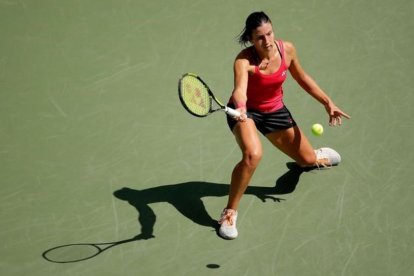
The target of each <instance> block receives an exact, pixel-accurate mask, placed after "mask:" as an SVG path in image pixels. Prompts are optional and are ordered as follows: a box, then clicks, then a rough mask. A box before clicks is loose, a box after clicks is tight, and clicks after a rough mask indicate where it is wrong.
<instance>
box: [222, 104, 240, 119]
mask: <svg viewBox="0 0 414 276" xmlns="http://www.w3.org/2000/svg"><path fill="white" fill-rule="evenodd" d="M224 111H225V112H226V113H227V114H229V115H230V116H232V117H239V116H240V115H241V114H240V112H238V111H237V110H235V109H233V108H230V107H227V106H226V107H225V108H224Z"/></svg>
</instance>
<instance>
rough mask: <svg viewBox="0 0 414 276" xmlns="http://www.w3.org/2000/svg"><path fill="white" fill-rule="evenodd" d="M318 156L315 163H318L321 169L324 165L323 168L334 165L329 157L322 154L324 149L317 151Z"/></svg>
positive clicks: (317, 165)
mask: <svg viewBox="0 0 414 276" xmlns="http://www.w3.org/2000/svg"><path fill="white" fill-rule="evenodd" d="M316 158H317V160H316V164H315V165H316V167H318V169H320V168H321V167H323V168H330V167H332V166H331V164H330V162H329V158H327V157H324V156H323V155H322V151H321V150H320V149H319V150H318V151H317V152H316Z"/></svg>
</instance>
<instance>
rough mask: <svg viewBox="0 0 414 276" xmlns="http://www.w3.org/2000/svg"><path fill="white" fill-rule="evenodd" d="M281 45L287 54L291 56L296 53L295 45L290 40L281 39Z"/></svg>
mask: <svg viewBox="0 0 414 276" xmlns="http://www.w3.org/2000/svg"><path fill="white" fill-rule="evenodd" d="M283 46H284V48H285V52H286V53H287V54H288V55H289V56H292V55H294V54H295V53H296V48H295V45H294V44H293V43H292V42H290V41H283Z"/></svg>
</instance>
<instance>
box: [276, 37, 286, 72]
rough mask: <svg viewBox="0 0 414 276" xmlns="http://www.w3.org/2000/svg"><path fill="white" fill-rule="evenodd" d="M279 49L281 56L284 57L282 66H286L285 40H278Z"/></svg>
mask: <svg viewBox="0 0 414 276" xmlns="http://www.w3.org/2000/svg"><path fill="white" fill-rule="evenodd" d="M276 44H277V50H278V51H279V54H280V57H281V59H282V64H281V65H282V66H285V67H286V63H285V49H284V47H283V40H276Z"/></svg>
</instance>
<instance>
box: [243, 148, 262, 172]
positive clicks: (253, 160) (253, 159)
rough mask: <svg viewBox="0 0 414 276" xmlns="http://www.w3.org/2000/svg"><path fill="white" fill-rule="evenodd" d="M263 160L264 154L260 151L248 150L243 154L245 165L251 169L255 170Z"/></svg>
mask: <svg viewBox="0 0 414 276" xmlns="http://www.w3.org/2000/svg"><path fill="white" fill-rule="evenodd" d="M261 159H262V152H261V151H260V150H248V151H246V152H244V154H243V163H244V164H245V165H247V166H248V167H250V168H253V169H255V168H256V167H257V166H258V165H259V163H260V160H261Z"/></svg>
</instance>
